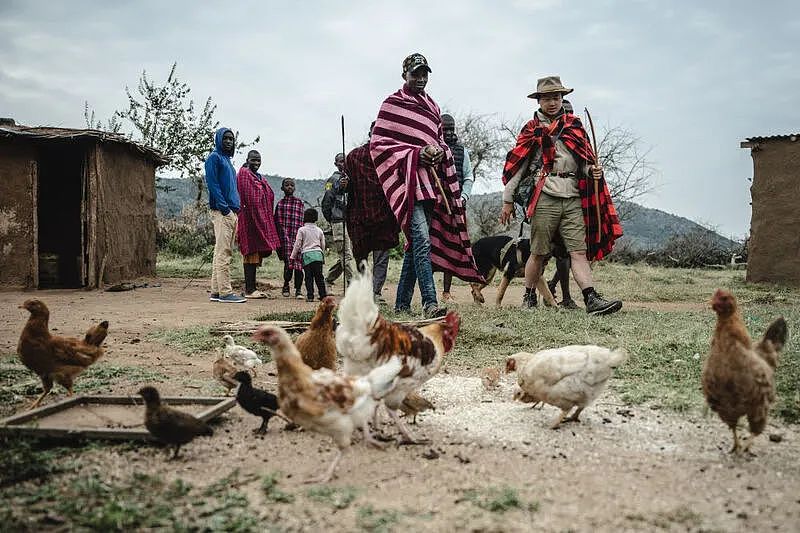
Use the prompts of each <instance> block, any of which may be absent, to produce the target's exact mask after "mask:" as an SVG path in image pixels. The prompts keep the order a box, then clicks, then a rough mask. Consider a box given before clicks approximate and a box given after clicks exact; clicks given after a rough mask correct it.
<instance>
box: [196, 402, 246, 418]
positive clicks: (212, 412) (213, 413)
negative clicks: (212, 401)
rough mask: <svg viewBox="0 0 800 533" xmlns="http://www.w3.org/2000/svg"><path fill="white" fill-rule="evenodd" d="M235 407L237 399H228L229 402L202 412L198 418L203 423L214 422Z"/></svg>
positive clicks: (220, 403)
mask: <svg viewBox="0 0 800 533" xmlns="http://www.w3.org/2000/svg"><path fill="white" fill-rule="evenodd" d="M234 405H236V398H228V399H227V400H225V401H223V402H219V403H218V404H216V405H214V406H213V407H211V408H210V409H206V410H205V411H201V412H200V413H198V414H197V418H199V419H200V420H202V421H203V422H208V421H209V420H213V419H214V418H216V417H218V416H219V415H221V414H222V413H224V412H225V411H227V410H229V409H231V408H232V407H233V406H234Z"/></svg>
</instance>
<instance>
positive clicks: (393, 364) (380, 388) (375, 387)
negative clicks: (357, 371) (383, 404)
mask: <svg viewBox="0 0 800 533" xmlns="http://www.w3.org/2000/svg"><path fill="white" fill-rule="evenodd" d="M402 369H403V362H402V361H401V360H400V358H399V357H392V358H391V359H389V361H388V362H387V363H385V364H382V365H381V366H379V367H376V368H373V369H372V370H371V371H370V373H369V374H367V381H369V384H370V387H371V388H372V397H373V398H375V399H376V400H378V399H381V398H383V397H384V396H386V395H387V394H389V393H390V392H391V391H392V390H393V389H394V386H395V383H396V382H397V377H398V375H399V374H400V371H401V370H402Z"/></svg>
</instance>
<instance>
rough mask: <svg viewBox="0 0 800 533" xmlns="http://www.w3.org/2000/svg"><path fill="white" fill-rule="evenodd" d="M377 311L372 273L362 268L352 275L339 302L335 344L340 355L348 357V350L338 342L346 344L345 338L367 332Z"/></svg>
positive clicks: (376, 316) (376, 315)
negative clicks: (359, 271)
mask: <svg viewBox="0 0 800 533" xmlns="http://www.w3.org/2000/svg"><path fill="white" fill-rule="evenodd" d="M378 312H379V311H378V305H377V304H376V303H375V300H374V295H373V293H372V273H371V272H370V271H369V269H367V268H364V269H363V271H362V272H361V273H357V274H356V275H354V276H353V279H352V281H351V282H350V284H349V285H348V286H347V293H346V294H345V295H344V298H342V301H341V302H340V303H339V310H338V311H337V315H336V316H337V320H338V321H339V326H338V327H337V328H336V339H337V343H336V344H337V348H338V349H339V351H340V352H342V355H344V356H345V357H348V355H349V351H350V350H348V348H349V347H348V346H344V345H342V346H340V343H345V344H347V343H348V341H347V339H348V338H351V337H352V336H353V335H356V336H361V335H367V334H369V330H370V328H371V327H372V325H373V324H374V323H375V320H376V319H377V318H378Z"/></svg>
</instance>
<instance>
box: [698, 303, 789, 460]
mask: <svg viewBox="0 0 800 533" xmlns="http://www.w3.org/2000/svg"><path fill="white" fill-rule="evenodd" d="M711 307H712V308H713V309H714V311H715V312H716V313H717V325H716V328H715V329H714V336H713V337H712V339H711V348H710V349H709V353H708V358H707V359H706V362H705V365H704V366H703V375H702V381H703V393H704V394H705V397H706V401H707V402H708V406H709V407H710V408H711V409H712V410H714V411H715V412H716V413H717V414H718V415H719V417H720V418H721V419H722V421H723V422H725V423H726V424H727V425H728V427H729V428H731V431H732V432H733V447H732V448H731V453H739V452H740V451H748V450H749V448H750V445H751V444H752V443H753V439H754V438H755V437H757V436H758V435H760V434H761V432H763V431H764V427H765V426H766V424H767V416H768V414H769V407H770V404H771V403H772V402H774V401H775V367H776V366H777V364H778V352H780V351H781V350H782V349H783V346H784V344H786V335H787V327H786V321H785V320H784V319H783V317H781V318H778V319H776V320H775V321H774V322H772V324H770V325H769V327H768V328H767V331H766V332H765V333H764V337H763V338H762V339H761V341H760V342H759V343H757V344H755V345H754V344H753V342H752V340H751V339H750V335H749V334H748V333H747V328H746V327H745V325H744V321H743V320H742V315H741V314H740V313H739V308H738V305H737V303H736V298H734V296H733V294H731V293H730V292H728V291H724V290H721V289H720V290H717V291H716V293H714V296H713V298H712V300H711ZM743 416H744V417H747V422H748V424H749V427H750V438H749V439H746V440H745V443H744V446H742V445H741V443H740V439H739V436H738V434H737V432H736V426H737V424H738V422H739V419H740V418H741V417H743Z"/></svg>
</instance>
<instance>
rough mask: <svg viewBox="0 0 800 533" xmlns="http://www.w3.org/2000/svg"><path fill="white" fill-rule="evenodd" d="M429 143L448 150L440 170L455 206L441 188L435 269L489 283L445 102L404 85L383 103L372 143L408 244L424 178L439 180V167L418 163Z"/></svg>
mask: <svg viewBox="0 0 800 533" xmlns="http://www.w3.org/2000/svg"><path fill="white" fill-rule="evenodd" d="M429 144H432V145H434V146H439V147H440V148H441V149H442V150H444V151H445V157H444V159H443V160H442V162H441V164H439V166H438V168H437V173H438V176H439V179H440V180H441V184H442V189H443V190H444V194H445V196H446V198H447V200H446V201H447V202H448V204H449V206H450V210H451V213H450V214H448V213H447V209H446V207H445V203H444V202H445V199H444V198H442V196H441V193H439V191H438V190H437V191H436V203H435V207H434V210H433V214H432V217H431V229H430V237H431V265H432V267H433V270H434V271H442V272H450V273H451V274H453V275H454V276H456V277H458V278H461V279H463V280H464V281H475V282H483V278H482V277H481V275H480V273H478V269H477V267H476V266H475V259H474V258H473V256H472V245H471V244H470V240H469V234H468V233H467V219H466V214H465V210H464V202H463V200H462V199H461V188H460V187H459V185H458V176H457V174H456V169H455V164H454V163H453V154H452V153H451V152H450V148H449V147H448V146H447V144H446V143H445V142H444V136H443V133H442V119H441V111H440V110H439V106H438V105H436V102H434V101H433V99H432V98H431V97H430V96H428V95H427V94H425V93H421V94H413V93H411V92H410V91H408V90H407V89H406V87H405V86H403V88H402V89H400V90H399V91H397V92H396V93H394V94H392V95H390V96H389V97H388V98H386V100H384V102H383V104H382V105H381V109H380V111H379V112H378V119H377V120H376V121H375V127H374V128H373V130H372V137H371V139H370V144H369V148H370V155H372V161H373V162H374V163H375V171H376V172H377V174H378V179H380V181H381V185H382V186H383V192H384V194H385V195H386V199H387V200H388V202H389V206H390V207H391V209H392V212H393V213H394V215H395V217H396V218H397V221H398V223H399V224H400V228H401V229H402V230H403V233H404V234H405V236H406V243H409V242H410V240H411V239H410V222H411V213H412V210H413V207H414V203H415V201H416V196H417V190H418V183H419V182H420V180H422V181H423V182H424V181H428V182H429V183H435V182H434V179H435V178H434V176H433V172H431V171H430V170H429V169H427V168H424V167H420V166H418V161H419V153H420V150H422V148H423V147H424V146H426V145H429ZM406 245H408V244H406Z"/></svg>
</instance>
